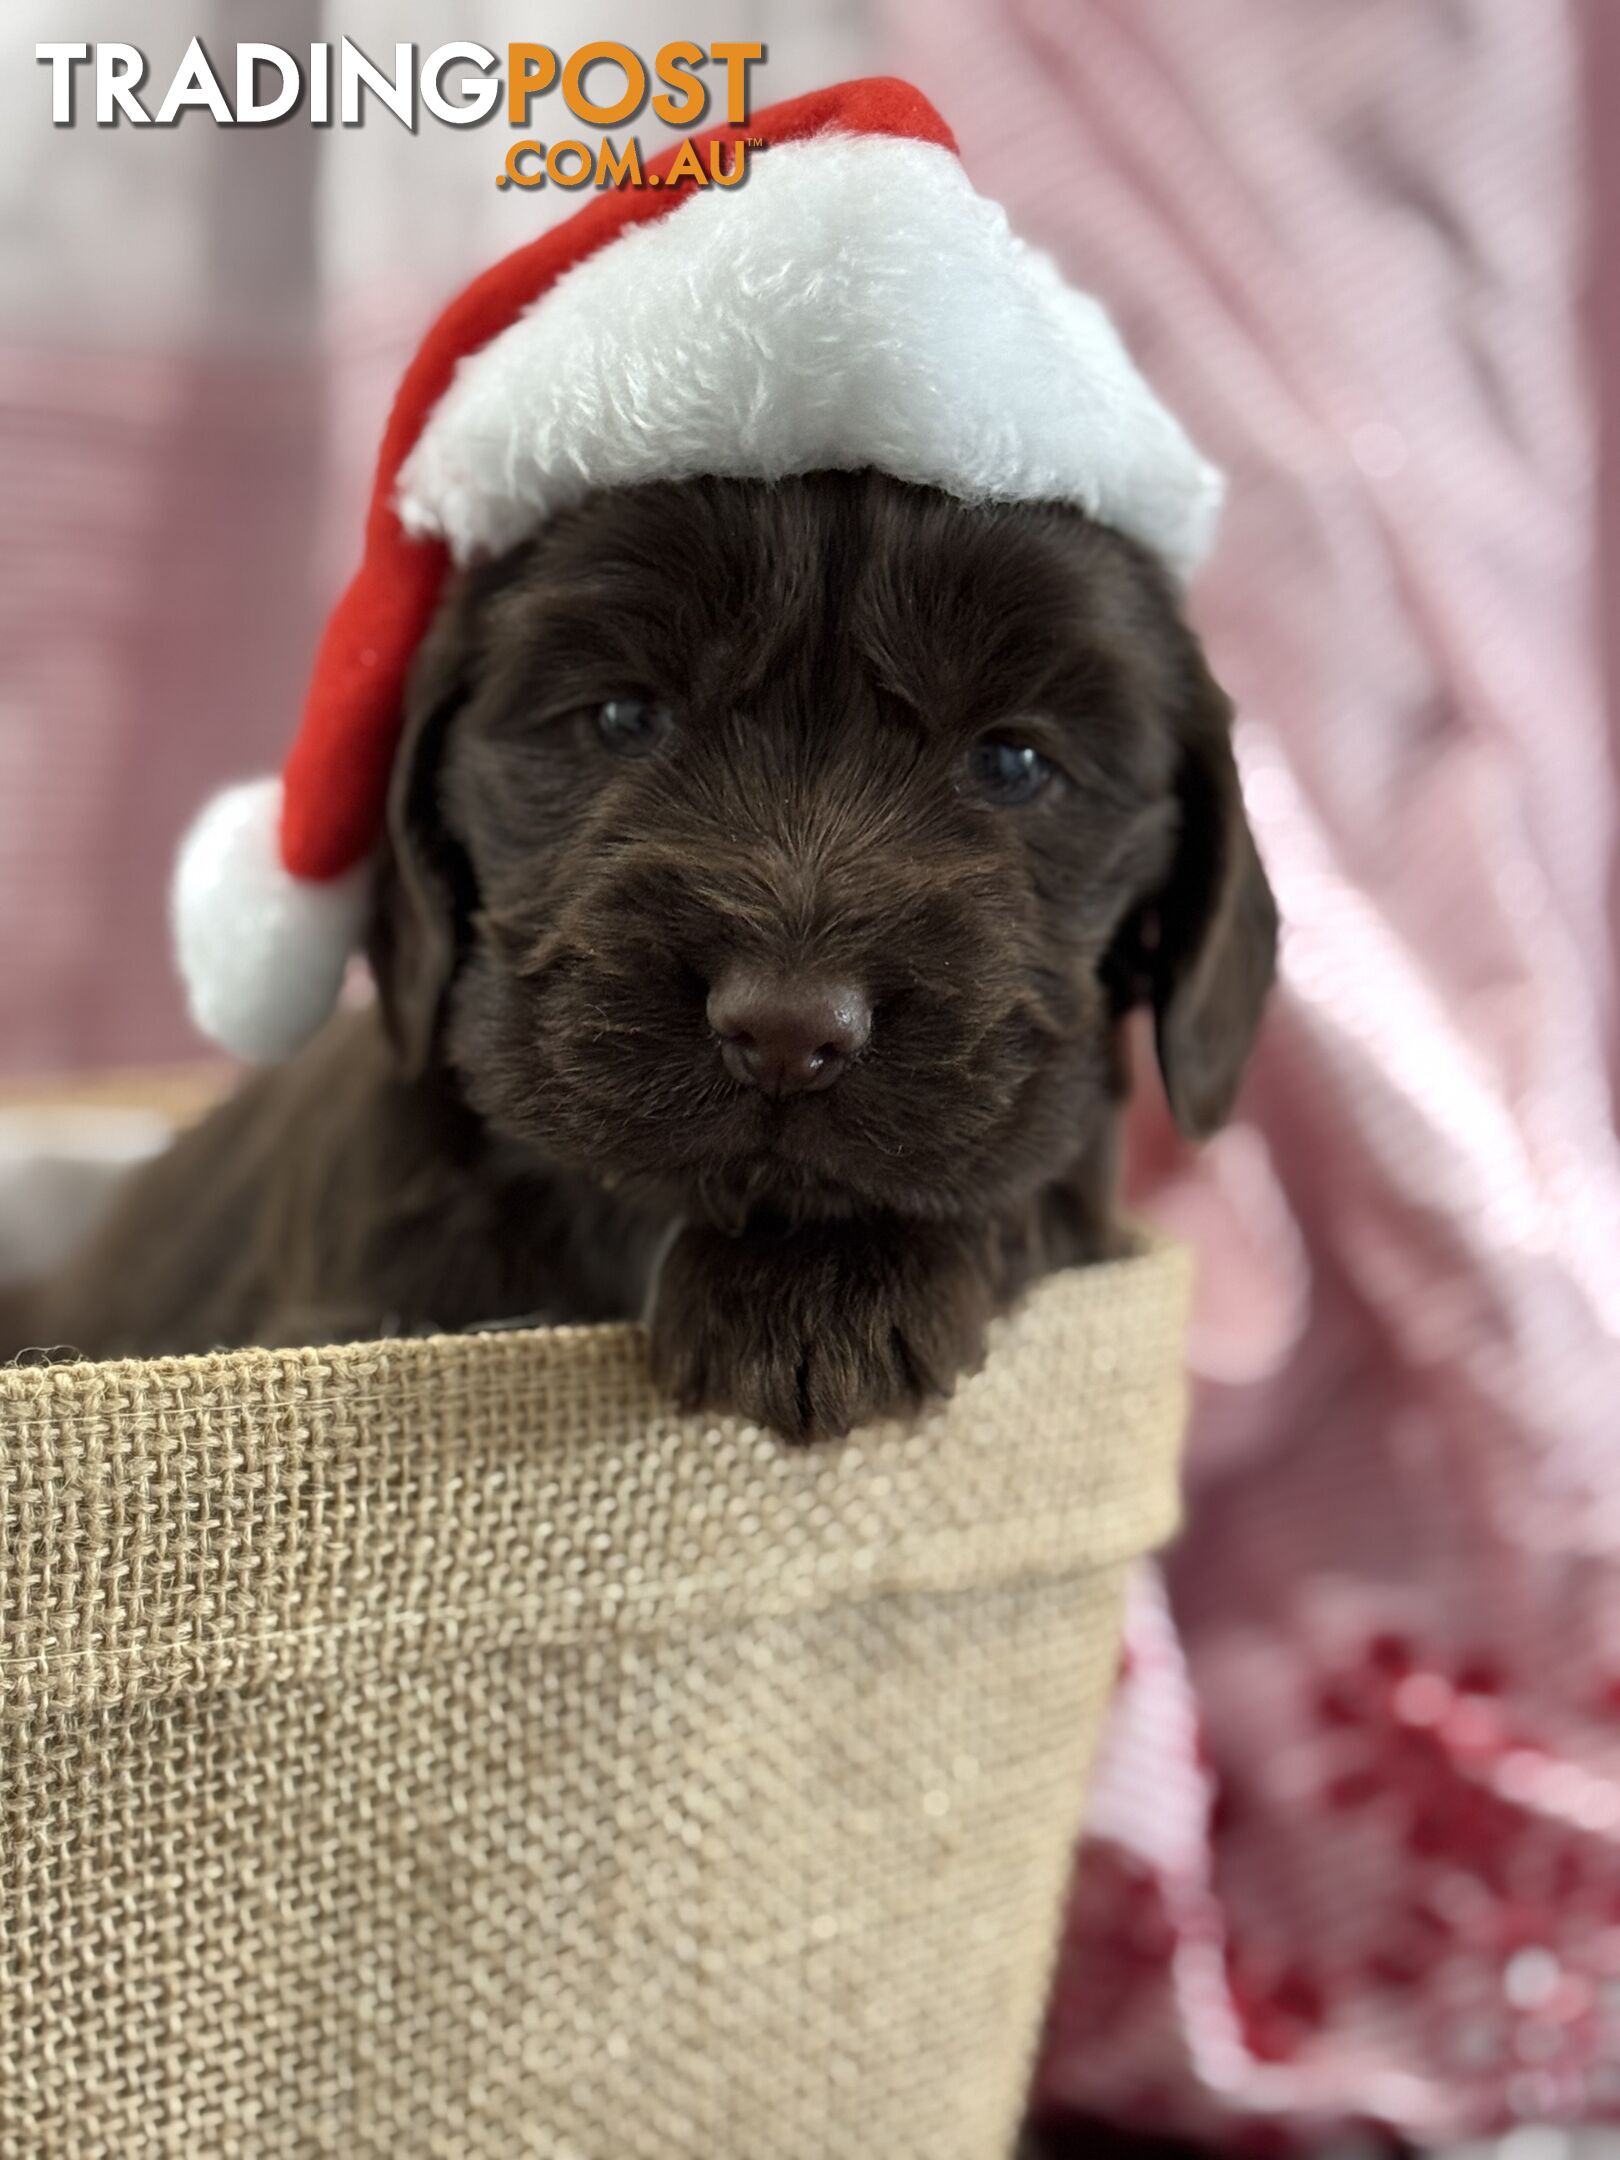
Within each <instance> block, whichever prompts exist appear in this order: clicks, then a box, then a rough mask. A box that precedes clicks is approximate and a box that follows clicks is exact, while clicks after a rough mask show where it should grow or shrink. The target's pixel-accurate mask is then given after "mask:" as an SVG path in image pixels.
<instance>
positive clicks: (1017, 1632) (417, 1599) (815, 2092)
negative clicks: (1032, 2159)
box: [0, 1248, 1187, 2160]
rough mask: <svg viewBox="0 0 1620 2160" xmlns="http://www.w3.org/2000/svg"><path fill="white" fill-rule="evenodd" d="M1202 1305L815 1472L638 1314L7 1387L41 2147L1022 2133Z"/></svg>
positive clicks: (1172, 1494)
mask: <svg viewBox="0 0 1620 2160" xmlns="http://www.w3.org/2000/svg"><path fill="white" fill-rule="evenodd" d="M1186 1289H1187V1278H1186V1268H1185V1264H1184V1262H1183V1259H1182V1257H1181V1256H1180V1255H1179V1254H1178V1253H1175V1252H1173V1251H1168V1250H1164V1249H1157V1248H1155V1249H1149V1250H1145V1251H1144V1252H1142V1253H1141V1254H1140V1255H1139V1256H1137V1257H1134V1258H1132V1259H1129V1260H1126V1261H1122V1262H1119V1263H1116V1264H1113V1265H1109V1266H1106V1267H1100V1268H1096V1269H1093V1270H1090V1271H1086V1272H1082V1273H1077V1274H1072V1275H1067V1276H1064V1277H1060V1278H1057V1279H1054V1280H1052V1281H1049V1282H1047V1283H1046V1284H1044V1285H1042V1286H1041V1287H1040V1288H1039V1289H1038V1290H1037V1291H1036V1292H1035V1293H1034V1294H1033V1295H1032V1296H1031V1297H1030V1299H1029V1300H1028V1302H1027V1303H1026V1305H1025V1306H1024V1308H1023V1309H1022V1311H1021V1312H1020V1313H1019V1314H1018V1315H1017V1316H1016V1317H1015V1318H1013V1319H1012V1320H1010V1321H1008V1322H1006V1323H1004V1324H1003V1325H1002V1326H1001V1327H1000V1328H999V1330H998V1332H997V1337H996V1340H995V1343H994V1347H993V1351H992V1355H991V1358H990V1361H989V1363H988V1365H987V1367H986V1369H985V1370H984V1371H983V1372H982V1373H981V1374H979V1375H978V1376H977V1377H976V1378H974V1379H971V1380H969V1381H967V1382H966V1383H965V1384H964V1385H963V1386H962V1388H961V1389H960V1391H959V1392H958V1394H957V1396H956V1398H955V1400H954V1401H953V1402H952V1403H950V1404H949V1405H948V1406H946V1407H944V1408H942V1409H941V1410H939V1411H938V1412H936V1413H935V1414H933V1415H930V1416H928V1417H926V1418H924V1419H923V1420H921V1421H920V1422H918V1423H916V1424H915V1425H912V1426H909V1427H907V1426H902V1425H895V1426H892V1427H879V1428H874V1429H872V1430H869V1431H867V1432H864V1433H862V1434H859V1435H857V1436H856V1437H855V1438H853V1439H852V1440H850V1441H848V1442H846V1443H844V1444H842V1445H837V1446H832V1447H826V1448H821V1449H812V1450H805V1451H795V1450H792V1449H789V1448H786V1447H783V1446H781V1445H779V1444H778V1443H777V1442H776V1441H774V1440H773V1439H771V1438H770V1437H769V1436H767V1435H762V1434H761V1433H759V1432H758V1431H757V1430H754V1429H753V1428H750V1427H747V1426H742V1425H739V1424H737V1423H735V1422H727V1421H725V1420H720V1421H706V1420H701V1419H692V1418H682V1417H677V1416H675V1415H673V1414H672V1413H671V1412H670V1411H669V1410H668V1408H667V1407H666V1406H665V1405H664V1404H663V1403H662V1402H661V1401H660V1399H659V1398H658V1396H657V1395H656V1394H655V1393H654V1392H653V1391H652V1389H651V1387H650V1385H649V1383H648V1381H647V1379H646V1377H645V1369H644V1350H643V1345H642V1342H641V1338H640V1336H639V1334H638V1332H637V1331H636V1330H635V1329H631V1328H580V1329H560V1330H552V1331H535V1332H526V1333H521V1334H516V1333H514V1334H501V1333H495V1334H487V1335H482V1336H473V1337H463V1338H456V1339H440V1340H435V1341H427V1342H392V1343H384V1344H376V1343H373V1344H365V1345H361V1346H359V1347H356V1348H350V1349H341V1350H334V1351H319V1352H282V1353H264V1352H252V1353H246V1354H242V1355H238V1356H217V1357H205V1358H185V1359H174V1360H167V1361H161V1362H155V1363H150V1364H119V1365H80V1366H58V1367H55V1368H44V1369H28V1368H23V1369H7V1370H5V1371H4V1372H0V2154H3V2155H4V2160H59V2156H60V2160H68V2156H71V2160H155V2156H158V2155H163V2156H166V2160H167V2156H176V2160H178V2156H184V2160H216V2156H227V2155H229V2156H237V2155H241V2156H249V2160H258V2156H260V2155H289V2156H290V2155H300V2156H302V2155H339V2156H342V2160H367V2156H371V2155H376V2156H378V2160H384V2156H386V2160H410V2156H415V2155H422V2156H427V2155H443V2156H451V2160H516V2156H521V2155H542V2156H545V2160H1003V2156H1005V2155H1006V2154H1007V2153H1008V2151H1009V2149H1010V2147H1011V2145H1012V2143H1013V2140H1014V2137H1015V2131H1016V2122H1017V2117H1018V2113H1019V2106H1020V2101H1021V2098H1022V2094H1023V2088H1024V2082H1025V2079H1026V2076H1027V2074H1028V2070H1029V2065H1030V2060H1031V2053H1032V2049H1033V2046H1034V2044H1035V2040H1036V2037H1037V2034H1038V2029H1039V2022H1040V2016H1041V2009H1042V1999H1043V1994H1044V1991H1045V1987H1046V1984H1047V1980H1048V1976H1049V1968H1050V1961H1051V1956H1052V1947H1053V1941H1054V1935H1055V1929H1056V1922H1057V1917H1058V1912H1059V1908H1060V1905H1061V1901H1062V1893H1063V1887H1064V1883H1065V1878H1066V1874H1067V1870H1068V1867H1069V1862H1070V1857H1071V1852H1072V1846H1073V1840H1074V1837H1075V1833H1076V1829H1077V1825H1078V1821H1079V1817H1080V1813H1081V1807H1082V1801H1083V1796H1084V1788H1085V1779H1086V1771H1087V1766H1088V1761H1089V1758H1090V1755H1091V1751H1092V1746H1093V1742H1094V1739H1095V1736H1096V1732H1097V1727H1098V1722H1099V1719H1100V1717H1101V1714H1102V1710H1103V1706H1104V1703H1105V1700H1106V1697H1107V1694H1108V1691H1109V1686H1110V1682H1111V1680H1112V1677H1113V1674H1114V1670H1115V1665H1116V1661H1117V1656H1118V1634H1119V1623H1120V1603H1121V1589H1122V1581H1123V1576H1124V1571H1125V1569H1126V1567H1127V1565H1128V1563H1129V1562H1130V1560H1131V1558H1132V1556H1133V1555H1135V1554H1138V1553H1140V1552H1142V1551H1143V1550H1144V1549H1146V1548H1147V1547H1149V1546H1152V1545H1154V1544H1155V1543H1157V1542H1158V1541H1159V1540H1161V1539H1162V1538H1164V1537H1165V1535H1166V1534H1167V1533H1168V1532H1169V1531H1170V1529H1171V1528H1172V1526H1173V1523H1174V1521H1175V1514H1176V1485H1177V1481H1176V1453H1177V1441H1178V1439H1179V1435H1180V1431H1181V1425H1182V1412H1183V1383H1182V1367H1181V1339H1182V1330H1183V1322H1184V1318H1185V1303H1186Z"/></svg>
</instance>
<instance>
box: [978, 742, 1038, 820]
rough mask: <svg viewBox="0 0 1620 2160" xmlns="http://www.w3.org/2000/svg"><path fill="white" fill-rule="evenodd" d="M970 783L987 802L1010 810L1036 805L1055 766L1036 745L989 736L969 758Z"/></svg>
mask: <svg viewBox="0 0 1620 2160" xmlns="http://www.w3.org/2000/svg"><path fill="white" fill-rule="evenodd" d="M967 771H968V782H969V784H970V786H971V787H972V789H973V791H974V793H975V794H976V795H982V796H983V797H984V799H985V801H986V802H993V803H999V804H1002V805H1004V806H1006V807H1008V808H1011V807H1013V806H1014V805H1016V804H1018V803H1027V802H1033V801H1034V799H1035V797H1036V796H1037V795H1039V794H1040V792H1041V790H1042V788H1044V787H1045V786H1046V785H1047V783H1048V781H1049V780H1050V779H1051V777H1052V765H1051V761H1050V759H1048V758H1044V757H1042V755H1041V753H1040V752H1039V751H1038V750H1037V749H1036V748H1035V746H1034V744H1033V743H1027V742H1019V741H1018V739H1017V738H1016V737H1015V736H1012V735H986V736H985V737H984V738H983V740H982V741H980V742H976V743H975V744H974V745H973V748H972V749H971V750H970V751H969V752H968V755H967Z"/></svg>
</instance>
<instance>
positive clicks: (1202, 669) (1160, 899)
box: [1141, 639, 1277, 1140]
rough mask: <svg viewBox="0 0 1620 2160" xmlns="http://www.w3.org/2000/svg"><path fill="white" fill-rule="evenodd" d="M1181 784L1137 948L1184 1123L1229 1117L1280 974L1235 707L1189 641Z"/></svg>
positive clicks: (1200, 1125) (1209, 1123) (1175, 1111)
mask: <svg viewBox="0 0 1620 2160" xmlns="http://www.w3.org/2000/svg"><path fill="white" fill-rule="evenodd" d="M1187 669H1188V679H1187V694H1186V697H1185V699H1184V702H1183V708H1182V714H1181V725H1180V733H1181V767H1180V772H1179V775H1178V778H1177V785H1176V794H1177V800H1178V810H1179V833H1178V836H1177V840H1176V849H1175V855H1174V859H1173V861H1172V864H1171V868H1170V874H1169V877H1168V879H1167V881H1166V883H1165V884H1164V886H1163V887H1162V888H1161V890H1160V892H1159V893H1158V895H1157V896H1156V898H1155V899H1154V901H1153V903H1152V908H1151V919H1152V922H1153V926H1154V937H1153V942H1152V944H1151V946H1148V947H1147V949H1145V950H1143V951H1142V953H1141V962H1142V965H1143V968H1144V971H1145V974H1146V976H1147V981H1148V984H1149V986H1150V991H1151V996H1152V1001H1153V1013H1154V1031H1155V1037H1156V1040H1157V1044H1158V1052H1159V1070H1160V1072H1161V1073H1162V1074H1163V1076H1164V1089H1165V1094H1166V1096H1167V1098H1168V1100H1169V1104H1170V1109H1171V1113H1172V1115H1173V1116H1174V1118H1175V1121H1176V1123H1177V1125H1178V1126H1179V1127H1180V1128H1181V1130H1182V1132H1184V1133H1185V1134H1186V1135H1187V1136H1188V1138H1189V1139H1193V1140H1202V1139H1205V1138H1207V1137H1208V1135H1209V1134H1210V1133H1212V1132H1214V1131H1215V1129H1216V1128H1217V1127H1218V1126H1220V1125H1222V1124H1224V1123H1225V1121H1226V1118H1227V1116H1228V1115H1229V1114H1230V1112H1231V1108H1232V1103H1233V1100H1234V1098H1235V1096H1236V1095H1237V1091H1238V1085H1239V1082H1240V1081H1241V1080H1242V1078H1243V1068H1244V1065H1245V1064H1246V1063H1247V1060H1248V1056H1249V1052H1250V1050H1251V1048H1252V1047H1253V1044H1254V1038H1255V1033H1256V1030H1257V1029H1258V1027H1259V1024H1260V1012H1261V1008H1262V1007H1263V1005H1264V1004H1265V1001H1266V993H1267V991H1268V990H1269V989H1270V988H1271V983H1272V977H1273V975H1274V974H1275V972H1276V957H1277V905H1276V902H1275V901H1274V900H1273V898H1272V896H1271V887H1270V885H1269V884H1268V883H1267V882H1266V873H1265V871H1264V870H1263V869H1262V868H1261V865H1260V857H1259V855H1258V854H1257V853H1256V851H1255V845H1254V840H1253V837H1252V835H1251V834H1250V831H1249V821H1248V819H1247V817H1246V816H1245V815H1244V810H1243V793H1242V789H1241V787H1240V785H1239V782H1238V774H1237V765H1236V763H1235V761H1234V759H1233V756H1232V706H1231V701H1230V699H1229V698H1228V697H1227V695H1226V693H1225V691H1223V690H1222V689H1221V687H1220V685H1219V684H1218V683H1217V682H1216V681H1215V679H1214V677H1213V676H1212V675H1211V674H1210V672H1209V669H1208V667H1207V666H1206V665H1205V662H1204V659H1203V655H1202V654H1201V653H1200V652H1199V651H1198V650H1197V647H1196V645H1194V644H1193V643H1192V641H1191V639H1189V641H1188V657H1187Z"/></svg>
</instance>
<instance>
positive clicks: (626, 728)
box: [595, 697, 675, 757]
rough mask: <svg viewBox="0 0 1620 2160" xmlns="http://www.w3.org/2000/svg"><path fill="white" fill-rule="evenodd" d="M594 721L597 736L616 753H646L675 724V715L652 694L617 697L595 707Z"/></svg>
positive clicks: (622, 755)
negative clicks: (652, 697)
mask: <svg viewBox="0 0 1620 2160" xmlns="http://www.w3.org/2000/svg"><path fill="white" fill-rule="evenodd" d="M595 722H596V732H597V735H598V737H599V738H600V739H601V741H602V743H603V744H604V745H605V746H606V748H608V749H609V750H611V751H613V752H614V754H615V755H616V756H618V757H645V756H646V755H647V753H648V751H649V750H656V749H657V747H658V745H659V744H660V743H661V742H662V741H663V739H664V737H665V736H666V735H667V734H668V733H669V731H670V729H671V728H672V727H673V726H674V725H675V715H674V713H673V712H672V711H671V710H670V708H669V707H668V706H667V705H657V704H654V703H653V701H652V700H651V699H650V698H633V697H618V698H609V699H608V701H607V703H606V704H605V705H599V706H598V707H597V708H596V713H595Z"/></svg>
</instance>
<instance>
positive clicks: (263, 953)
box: [171, 780, 370, 1058]
mask: <svg viewBox="0 0 1620 2160" xmlns="http://www.w3.org/2000/svg"><path fill="white" fill-rule="evenodd" d="M280 820H281V782H280V781H279V780H250V781H248V782H247V783H246V784H245V785H243V786H241V787H232V788H226V789H225V791H224V793H223V794H220V795H216V796H215V797H214V799H213V801H212V802H210V803H209V804H208V805H207V806H206V807H205V808H204V810H203V811H202V813H201V815H200V816H199V817H198V818H197V821H196V823H195V824H194V825H193V826H192V828H191V830H190V831H189V832H188V833H187V834H186V837H185V839H184V841H183V842H182V844H181V848H180V859H179V861H178V863H177V864H176V866H175V876H174V890H173V894H172V898H171V905H172V915H173V923H174V938H175V949H176V952H177V953H178V955H179V960H180V973H181V975H182V976H183V978H184V980H185V985H186V995H187V998H188V1000H189V1003H190V1006H191V1017H192V1018H193V1020H195V1021H196V1023H197V1025H198V1027H199V1028H201V1030H202V1032H203V1033H204V1034H205V1035H207V1036H208V1037H210V1039H211V1040H212V1041H214V1042H216V1043H218V1044H219V1045H220V1047H221V1048H222V1049H225V1050H230V1051H234V1052H235V1054H236V1055H237V1056H238V1057H245V1058H281V1057H286V1056H288V1055H290V1053H291V1052H292V1051H294V1050H296V1049H297V1048H298V1046H299V1044H300V1043H302V1042H304V1041H305V1040H306V1039H307V1038H308V1037H309V1036H311V1035H313V1034H314V1032H315V1030H316V1029H317V1028H318V1027H319V1026H320V1024H321V1022H322V1021H323V1020H324V1019H325V1018H326V1016H327V1014H328V1013H329V1012H330V1011H331V1010H332V1007H333V1005H334V1004H335V1003H336V1002H337V994H338V990H339V988H340V987H341V985H342V982H343V971H344V969H345V967H346V966H347V965H348V961H349V956H350V954H351V953H352V952H353V951H354V949H355V946H356V944H357V942H358V940H359V937H360V934H361V931H362V930H363V928H364V926H365V914H366V903H367V893H368V889H369V884H370V873H369V870H368V868H367V867H366V866H365V865H362V866H361V867H360V868H359V869H357V870H351V871H350V872H349V873H348V874H347V875H346V876H344V877H340V878H330V879H326V880H323V881H320V882H317V881H315V880H314V879H309V878H295V877H294V876H293V875H292V874H291V872H290V871H289V870H287V869H286V867H285V866H284V865H283V863H282V860H281V849H280V843H279V827H280Z"/></svg>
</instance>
